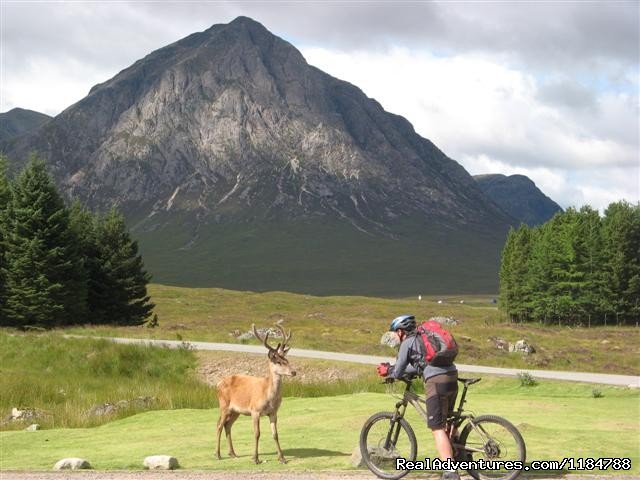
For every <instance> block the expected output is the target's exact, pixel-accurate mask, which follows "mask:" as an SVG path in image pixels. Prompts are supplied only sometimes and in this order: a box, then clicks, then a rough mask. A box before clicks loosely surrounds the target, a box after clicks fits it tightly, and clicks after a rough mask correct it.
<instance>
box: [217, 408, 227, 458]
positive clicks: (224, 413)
mask: <svg viewBox="0 0 640 480" xmlns="http://www.w3.org/2000/svg"><path fill="white" fill-rule="evenodd" d="M226 421H227V411H226V410H222V409H221V410H220V418H219V419H218V426H217V428H216V437H217V441H216V458H217V459H218V460H220V459H221V458H222V457H221V456H220V435H221V434H222V427H223V426H224V424H225V422H226Z"/></svg>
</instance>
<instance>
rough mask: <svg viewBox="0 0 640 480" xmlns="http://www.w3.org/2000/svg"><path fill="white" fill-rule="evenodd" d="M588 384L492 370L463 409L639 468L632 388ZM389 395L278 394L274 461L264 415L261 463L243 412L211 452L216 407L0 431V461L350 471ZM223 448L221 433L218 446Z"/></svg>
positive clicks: (560, 447) (542, 456)
mask: <svg viewBox="0 0 640 480" xmlns="http://www.w3.org/2000/svg"><path fill="white" fill-rule="evenodd" d="M482 383H484V385H482ZM476 387H477V388H476ZM590 389H591V386H588V385H580V384H575V385H574V384H570V385H567V384H566V383H562V382H545V383H543V384H540V385H539V386H537V387H534V388H522V387H519V386H518V384H517V381H516V380H514V379H489V380H488V381H486V382H484V381H483V382H481V383H480V384H478V385H477V386H474V387H472V391H471V394H470V397H469V403H468V409H469V410H472V411H474V412H476V413H478V414H480V413H494V414H497V415H501V416H504V417H506V418H507V419H509V420H510V421H511V422H512V423H514V424H515V425H516V426H517V427H518V428H519V429H520V431H521V432H522V434H523V436H524V438H525V441H526V443H527V451H528V459H529V460H550V459H561V458H563V457H574V458H586V457H593V458H598V457H628V458H631V459H632V465H633V469H632V471H631V472H619V473H627V474H628V473H637V472H638V471H639V470H638V462H639V461H640V458H639V452H638V448H637V446H638V427H639V425H638V420H637V419H638V416H637V415H635V414H637V413H638V412H637V410H638V400H639V396H638V392H637V391H631V390H629V389H621V388H607V387H603V389H604V390H603V391H604V396H603V397H601V398H593V397H591V396H590V395H589V392H590ZM394 403H395V400H394V398H392V397H391V396H389V395H387V394H381V393H358V394H351V395H339V396H336V397H318V398H285V399H284V401H283V405H282V408H281V410H280V413H279V433H280V441H281V444H282V446H283V449H284V452H285V455H286V456H287V457H288V459H289V461H290V462H289V463H288V464H287V465H284V466H283V465H280V464H278V462H277V460H276V453H275V448H274V444H273V441H272V439H271V438H270V435H268V433H267V432H268V430H269V429H268V426H267V422H266V421H265V420H264V419H263V422H262V425H263V427H262V431H263V435H262V437H261V440H260V445H261V447H260V452H261V458H262V459H264V460H266V461H267V462H266V463H264V464H262V465H260V466H254V465H253V464H252V463H251V460H250V455H251V452H252V446H253V433H252V430H251V422H250V421H249V420H248V418H247V417H241V418H240V419H239V420H238V422H236V424H235V425H234V429H233V438H234V446H235V448H236V451H237V452H238V454H239V455H240V457H239V458H236V459H230V458H228V457H226V455H225V457H224V458H223V459H222V460H220V461H218V460H215V459H214V457H213V453H214V448H215V439H214V431H215V423H216V420H217V416H218V411H217V409H215V408H214V409H180V410H171V411H153V412H145V413H141V414H137V415H134V416H131V417H129V418H125V419H119V420H116V421H114V422H111V423H109V424H106V425H102V426H99V427H95V428H79V429H52V430H44V431H38V432H24V431H20V432H15V431H13V432H0V441H1V444H2V456H1V458H0V469H2V470H47V469H50V468H51V467H52V465H53V464H54V463H55V462H56V461H57V460H59V459H60V458H63V457H69V456H79V457H83V458H86V459H88V460H89V461H90V462H91V463H92V465H93V466H94V468H97V469H105V470H108V469H141V468H142V460H143V458H144V457H145V456H147V455H152V454H169V455H173V456H175V457H177V458H178V460H179V461H180V463H181V465H182V467H183V468H187V469H204V470H209V469H210V470H227V471H236V470H237V471H246V470H252V471H261V470H266V471H281V470H289V471H302V470H342V469H345V470H347V469H351V467H350V462H349V460H350V455H351V453H352V451H353V449H354V448H355V447H356V445H357V444H358V436H359V432H360V428H361V426H362V424H363V423H364V421H365V419H366V418H368V417H369V416H370V415H371V414H372V413H374V412H376V411H380V410H391V409H393V405H394ZM407 417H408V419H409V421H410V423H411V424H412V426H413V427H414V430H415V431H416V434H417V437H418V443H419V455H418V458H421V457H422V458H424V457H432V458H433V457H434V456H435V451H434V449H433V440H432V438H431V435H430V433H429V432H428V431H427V429H426V427H425V426H424V425H423V424H421V423H420V421H419V419H418V417H417V414H415V413H413V412H410V413H409V414H408V416H407ZM226 451H227V447H226V443H224V437H223V445H222V452H226ZM611 473H614V472H611Z"/></svg>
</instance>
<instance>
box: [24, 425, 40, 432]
mask: <svg viewBox="0 0 640 480" xmlns="http://www.w3.org/2000/svg"><path fill="white" fill-rule="evenodd" d="M25 430H26V431H27V432H35V431H36V430H40V425H38V424H37V423H33V424H31V425H29V426H28V427H27V428H25Z"/></svg>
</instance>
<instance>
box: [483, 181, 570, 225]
mask: <svg viewBox="0 0 640 480" xmlns="http://www.w3.org/2000/svg"><path fill="white" fill-rule="evenodd" d="M473 178H474V179H475V180H476V182H477V183H478V185H479V186H480V188H481V189H482V191H483V192H484V193H486V194H487V195H488V196H489V197H490V198H491V199H492V200H493V201H494V202H495V203H496V205H498V206H499V207H500V208H502V209H503V210H504V211H505V212H506V213H508V214H509V215H511V216H512V217H513V218H515V219H516V220H518V222H519V223H526V224H527V225H530V226H535V225H540V224H542V223H545V222H546V221H547V220H549V219H550V218H551V217H553V216H554V215H555V214H556V213H558V212H561V211H562V208H561V207H560V205H558V204H557V203H556V202H554V201H553V200H551V199H550V198H549V197H547V196H546V195H545V194H544V193H542V191H540V189H539V188H538V187H537V186H536V184H535V183H533V181H531V179H530V178H529V177H526V176H524V175H511V176H508V177H507V176H505V175H500V174H488V175H476V176H474V177H473Z"/></svg>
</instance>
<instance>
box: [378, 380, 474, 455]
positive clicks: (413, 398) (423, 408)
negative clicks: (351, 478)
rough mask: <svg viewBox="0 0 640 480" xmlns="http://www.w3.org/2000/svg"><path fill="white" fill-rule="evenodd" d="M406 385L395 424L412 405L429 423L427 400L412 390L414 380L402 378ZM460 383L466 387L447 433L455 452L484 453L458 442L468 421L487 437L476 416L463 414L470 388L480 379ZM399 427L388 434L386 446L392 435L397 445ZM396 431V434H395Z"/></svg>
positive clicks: (395, 417) (395, 413)
mask: <svg viewBox="0 0 640 480" xmlns="http://www.w3.org/2000/svg"><path fill="white" fill-rule="evenodd" d="M401 380H402V381H403V382H404V383H405V390H404V393H403V396H402V400H400V401H399V402H398V403H396V410H395V412H394V416H393V420H394V422H395V421H396V420H398V419H399V418H403V417H404V414H405V412H406V411H407V405H409V404H410V405H411V406H412V407H413V408H414V409H415V410H416V411H417V412H418V414H419V415H420V416H421V417H422V419H423V420H424V422H425V423H427V420H428V416H427V400H426V399H425V398H422V397H420V396H419V395H418V394H417V393H415V392H414V391H412V390H411V386H412V384H413V379H409V378H402V379H401ZM459 381H460V382H462V384H463V385H464V387H463V389H462V395H460V399H459V400H458V405H457V407H455V406H454V410H453V412H452V413H451V414H450V415H449V416H448V417H447V424H446V431H447V435H448V437H449V440H450V441H451V446H452V448H453V450H454V452H457V451H460V450H464V451H469V452H480V453H482V452H483V450H482V449H474V448H470V447H468V446H467V447H465V446H463V445H460V444H459V443H458V442H457V432H458V430H459V428H460V426H461V425H462V424H463V423H464V422H465V421H468V422H469V423H470V424H471V425H472V426H473V429H474V430H476V431H477V432H478V433H479V434H480V435H481V436H483V437H485V436H486V432H485V431H484V430H483V429H482V428H481V427H480V428H479V427H478V426H477V425H476V424H475V423H474V422H473V419H474V415H473V414H472V413H466V414H465V413H463V412H464V404H465V403H466V401H467V390H468V389H469V387H470V386H471V385H473V384H474V383H476V382H479V381H480V379H469V380H467V379H459ZM396 425H397V427H396V428H393V429H390V430H389V433H388V434H387V438H386V442H385V443H386V445H389V441H390V440H392V435H393V444H395V442H396V441H397V440H398V435H399V433H400V424H399V423H397V424H396ZM394 430H395V432H394Z"/></svg>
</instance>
